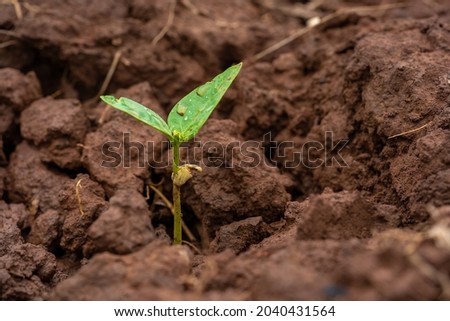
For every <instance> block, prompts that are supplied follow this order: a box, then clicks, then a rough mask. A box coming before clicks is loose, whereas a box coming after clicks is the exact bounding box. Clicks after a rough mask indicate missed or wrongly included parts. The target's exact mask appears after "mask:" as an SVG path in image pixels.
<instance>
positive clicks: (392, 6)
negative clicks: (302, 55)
mask: <svg viewBox="0 0 450 321" xmlns="http://www.w3.org/2000/svg"><path fill="white" fill-rule="evenodd" d="M407 5H408V4H406V3H390V4H385V5H379V6H364V7H355V8H346V9H340V10H337V11H336V12H334V13H331V14H329V15H327V16H325V17H323V18H321V20H320V23H318V24H314V25H311V26H308V27H306V28H302V29H299V30H297V31H296V32H294V33H293V34H292V35H290V36H288V37H286V38H284V39H283V40H281V41H279V42H277V43H275V44H274V45H272V46H270V47H269V48H267V49H264V50H263V51H261V52H260V53H258V54H256V55H254V56H253V57H252V58H250V62H255V61H257V60H260V59H261V58H263V57H265V56H267V55H269V54H271V53H273V52H275V51H277V50H279V49H280V48H282V47H284V46H286V45H288V44H290V43H291V42H293V41H294V40H296V39H297V38H299V37H301V36H303V35H305V34H307V33H308V32H310V31H311V30H313V29H315V28H317V27H318V26H322V25H324V24H325V23H327V22H328V21H330V20H332V19H334V18H336V17H338V16H340V15H343V14H348V13H369V12H374V11H385V10H390V9H395V8H402V7H406V6H407Z"/></svg>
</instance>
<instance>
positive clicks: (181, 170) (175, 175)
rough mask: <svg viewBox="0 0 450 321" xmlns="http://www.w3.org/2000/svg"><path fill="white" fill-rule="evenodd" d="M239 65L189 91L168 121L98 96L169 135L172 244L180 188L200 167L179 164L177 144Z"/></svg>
mask: <svg viewBox="0 0 450 321" xmlns="http://www.w3.org/2000/svg"><path fill="white" fill-rule="evenodd" d="M241 67H242V63H240V64H237V65H234V66H232V67H230V68H228V69H227V70H225V71H224V72H222V73H221V74H219V75H217V76H216V77H215V78H214V79H213V80H211V81H208V82H207V83H205V84H203V85H201V86H200V87H197V88H196V89H194V90H193V91H191V92H190V93H189V94H187V95H186V96H185V97H184V98H182V99H181V100H180V101H179V102H178V103H177V104H176V105H175V106H174V107H173V108H172V110H171V111H170V113H169V117H168V119H167V122H165V121H164V119H162V118H161V116H159V115H158V114H157V113H155V112H154V111H153V110H151V109H148V108H147V107H145V106H143V105H141V104H139V103H137V102H135V101H133V100H131V99H128V98H125V97H121V98H119V99H117V98H115V97H113V96H100V98H101V99H102V100H103V101H104V102H105V103H107V104H108V105H111V106H112V107H114V108H117V109H119V110H121V111H123V112H125V113H127V114H129V115H131V116H133V117H134V118H136V119H138V120H140V121H142V122H143V123H145V124H147V125H148V126H151V127H153V128H155V129H156V130H158V131H160V132H161V133H163V134H164V135H166V136H167V138H168V139H169V141H170V143H171V145H172V148H173V153H172V156H173V162H172V163H173V167H172V182H173V207H174V233H173V243H174V244H181V241H182V230H181V226H182V219H181V217H182V214H181V200H180V188H181V186H182V185H184V184H185V183H186V182H187V181H188V180H189V179H190V178H191V177H192V173H191V171H192V170H197V171H201V167H199V166H196V165H191V164H185V165H182V166H180V144H181V143H183V142H187V141H189V140H191V139H192V138H194V136H195V135H196V134H197V133H198V131H199V130H200V129H201V128H202V126H203V125H204V124H205V122H206V121H207V120H208V118H209V116H211V113H212V112H213V111H214V108H216V106H217V105H218V103H219V101H220V100H221V99H222V97H223V95H224V94H225V92H226V91H227V89H228V88H229V87H230V85H231V83H232V82H233V80H234V79H235V78H236V76H237V75H238V74H239V71H240V70H241Z"/></svg>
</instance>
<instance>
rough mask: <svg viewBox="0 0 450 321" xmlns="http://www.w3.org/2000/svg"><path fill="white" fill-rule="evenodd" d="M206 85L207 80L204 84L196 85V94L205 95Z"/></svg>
mask: <svg viewBox="0 0 450 321" xmlns="http://www.w3.org/2000/svg"><path fill="white" fill-rule="evenodd" d="M208 85H209V82H207V83H206V84H204V85H202V86H200V87H198V88H197V91H196V93H197V95H199V96H200V97H203V96H205V94H206V92H207V91H208Z"/></svg>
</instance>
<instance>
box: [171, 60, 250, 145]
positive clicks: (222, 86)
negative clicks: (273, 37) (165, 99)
mask: <svg viewBox="0 0 450 321" xmlns="http://www.w3.org/2000/svg"><path fill="white" fill-rule="evenodd" d="M241 67H242V63H240V64H237V65H234V66H232V67H230V68H228V69H227V70H225V71H224V72H222V73H221V74H219V75H217V76H216V77H215V78H214V79H213V80H211V81H208V82H207V83H206V84H203V85H201V86H200V87H197V88H196V89H194V90H193V91H191V92H190V93H189V94H188V95H186V96H185V97H184V98H183V99H181V100H180V101H179V102H178V103H177V104H176V105H175V106H174V107H173V108H172V110H171V111H170V113H169V118H168V121H167V122H168V124H169V127H170V131H171V133H172V135H173V136H174V137H177V138H178V139H179V140H180V141H182V142H183V141H189V140H191V139H192V138H194V136H195V135H196V134H197V133H198V131H199V130H200V129H201V128H202V126H203V125H204V124H205V122H206V121H207V120H208V118H209V116H211V113H212V112H213V111H214V108H216V106H217V104H218V103H219V101H220V99H222V97H223V95H224V94H225V92H226V91H227V89H228V87H230V85H231V83H232V82H233V80H234V79H235V78H236V76H237V75H238V74H239V71H240V70H241Z"/></svg>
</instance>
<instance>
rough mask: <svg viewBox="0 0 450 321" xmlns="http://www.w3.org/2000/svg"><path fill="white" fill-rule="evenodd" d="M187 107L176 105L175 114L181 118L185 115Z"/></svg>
mask: <svg viewBox="0 0 450 321" xmlns="http://www.w3.org/2000/svg"><path fill="white" fill-rule="evenodd" d="M186 109H187V107H186V106H184V105H178V106H177V114H178V115H180V116H183V115H184V114H185V113H186Z"/></svg>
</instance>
